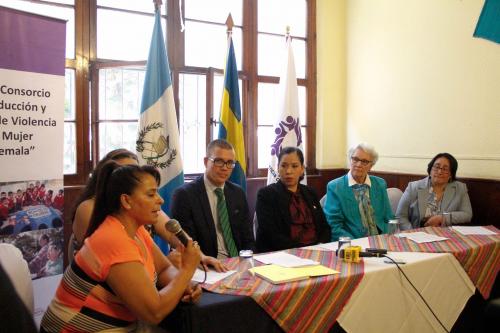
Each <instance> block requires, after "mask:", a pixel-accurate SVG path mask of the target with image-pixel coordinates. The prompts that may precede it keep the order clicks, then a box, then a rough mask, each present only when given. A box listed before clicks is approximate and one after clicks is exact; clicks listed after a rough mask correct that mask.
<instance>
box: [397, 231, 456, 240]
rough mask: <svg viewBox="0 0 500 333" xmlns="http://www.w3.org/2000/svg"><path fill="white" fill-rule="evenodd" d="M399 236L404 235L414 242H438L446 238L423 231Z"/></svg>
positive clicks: (402, 235) (400, 235) (403, 235)
mask: <svg viewBox="0 0 500 333" xmlns="http://www.w3.org/2000/svg"><path fill="white" fill-rule="evenodd" d="M399 237H406V238H408V239H410V240H412V241H414V242H415V243H430V242H439V241H442V240H447V239H448V238H446V237H441V236H437V235H433V234H428V233H426V232H423V231H417V232H410V233H404V234H399Z"/></svg>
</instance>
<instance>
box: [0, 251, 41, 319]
mask: <svg viewBox="0 0 500 333" xmlns="http://www.w3.org/2000/svg"><path fill="white" fill-rule="evenodd" d="M0 263H1V264H2V266H3V269H4V270H5V272H6V273H7V275H8V276H9V278H10V280H11V281H12V284H13V285H14V287H15V289H16V292H17V294H18V295H19V298H21V299H22V300H23V303H24V304H25V305H26V308H27V309H28V310H29V311H30V313H31V314H32V315H33V309H34V307H35V305H34V301H35V299H34V296H33V284H32V283H31V273H30V270H29V268H28V263H27V262H26V260H24V258H23V255H22V253H21V251H20V250H19V249H18V248H17V247H15V246H14V245H12V244H8V243H1V244H0Z"/></svg>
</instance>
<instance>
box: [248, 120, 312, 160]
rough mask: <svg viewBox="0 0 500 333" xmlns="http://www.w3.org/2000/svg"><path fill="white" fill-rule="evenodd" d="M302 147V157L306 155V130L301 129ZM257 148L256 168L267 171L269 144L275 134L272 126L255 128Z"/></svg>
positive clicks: (269, 152) (269, 156) (269, 153)
mask: <svg viewBox="0 0 500 333" xmlns="http://www.w3.org/2000/svg"><path fill="white" fill-rule="evenodd" d="M300 132H301V133H302V141H303V143H302V147H303V148H304V156H307V155H306V153H307V152H306V151H305V150H306V147H307V144H306V128H305V127H303V126H302V127H301V128H300ZM257 133H258V134H257V138H258V141H257V145H258V146H257V148H258V168H259V169H267V165H268V163H269V160H270V158H271V144H272V143H273V142H274V138H275V134H274V130H273V127H272V126H259V127H258V128H257Z"/></svg>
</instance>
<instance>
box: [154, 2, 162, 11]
mask: <svg viewBox="0 0 500 333" xmlns="http://www.w3.org/2000/svg"><path fill="white" fill-rule="evenodd" d="M153 3H154V4H155V10H159V9H160V8H161V5H162V1H161V0H153Z"/></svg>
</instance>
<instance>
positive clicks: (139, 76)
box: [99, 68, 146, 120]
mask: <svg viewBox="0 0 500 333" xmlns="http://www.w3.org/2000/svg"><path fill="white" fill-rule="evenodd" d="M145 74H146V72H145V70H144V69H143V68H140V69H136V68H107V69H101V70H99V120H104V119H108V120H109V119H139V110H140V106H141V99H142V89H143V86H144V76H145Z"/></svg>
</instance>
